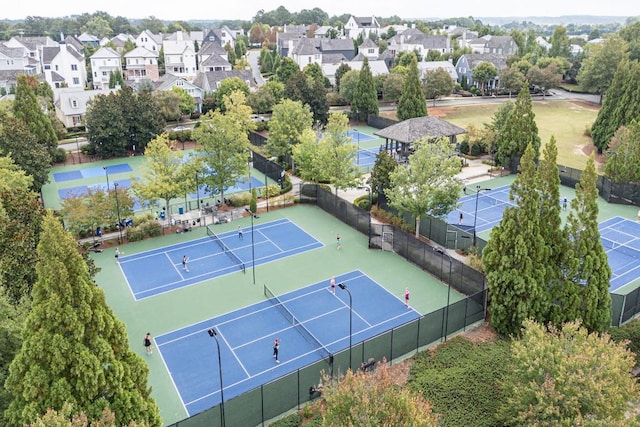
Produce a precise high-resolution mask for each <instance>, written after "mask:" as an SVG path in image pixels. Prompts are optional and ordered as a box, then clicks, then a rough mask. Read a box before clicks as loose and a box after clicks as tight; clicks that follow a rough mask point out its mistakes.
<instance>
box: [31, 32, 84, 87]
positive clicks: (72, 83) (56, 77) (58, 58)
mask: <svg viewBox="0 0 640 427" xmlns="http://www.w3.org/2000/svg"><path fill="white" fill-rule="evenodd" d="M42 68H43V72H44V78H45V80H46V81H47V83H49V86H51V87H52V88H56V89H57V88H62V87H70V88H82V89H84V88H85V86H86V85H87V67H86V66H85V59H84V51H83V50H80V51H78V50H77V49H76V47H75V46H74V45H72V44H67V43H60V44H58V45H57V46H44V47H43V48H42Z"/></svg>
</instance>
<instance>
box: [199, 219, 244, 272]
mask: <svg viewBox="0 0 640 427" xmlns="http://www.w3.org/2000/svg"><path fill="white" fill-rule="evenodd" d="M207 235H208V236H209V237H211V239H213V241H214V242H216V243H217V244H218V246H220V249H222V252H224V253H225V254H227V256H228V257H229V258H231V260H232V261H233V262H235V263H236V264H238V267H240V269H241V270H242V272H243V273H246V269H245V266H244V262H242V260H241V259H240V258H238V255H236V254H235V253H233V251H232V250H231V249H229V247H228V246H227V245H225V244H224V242H223V241H222V240H221V239H220V238H219V237H218V235H217V234H216V233H214V232H213V230H212V229H211V228H210V227H209V226H208V225H207Z"/></svg>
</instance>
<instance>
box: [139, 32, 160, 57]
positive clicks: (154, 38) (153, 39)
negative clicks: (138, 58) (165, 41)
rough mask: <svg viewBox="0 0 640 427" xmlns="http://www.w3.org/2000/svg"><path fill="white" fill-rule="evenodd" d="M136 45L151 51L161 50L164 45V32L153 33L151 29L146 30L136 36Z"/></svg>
mask: <svg viewBox="0 0 640 427" xmlns="http://www.w3.org/2000/svg"><path fill="white" fill-rule="evenodd" d="M136 46H137V47H143V48H145V49H147V50H150V51H151V52H160V48H161V47H162V34H153V33H152V32H151V31H149V30H144V31H143V32H141V33H140V34H138V37H136Z"/></svg>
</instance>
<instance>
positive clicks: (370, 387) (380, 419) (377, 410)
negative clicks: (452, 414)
mask: <svg viewBox="0 0 640 427" xmlns="http://www.w3.org/2000/svg"><path fill="white" fill-rule="evenodd" d="M325 383H326V385H325V387H324V389H323V398H324V401H325V404H326V406H325V408H326V409H325V412H324V414H323V425H326V426H349V425H353V426H355V425H359V426H401V425H402V426H409V425H410V426H416V427H417V426H421V427H436V426H437V425H438V416H437V415H435V414H433V413H432V411H431V405H429V403H428V402H427V401H425V400H424V399H423V398H422V397H421V395H420V394H417V393H414V392H412V391H410V390H409V389H407V388H403V387H400V386H398V385H396V384H395V383H394V382H393V379H392V377H391V374H390V372H389V370H388V368H387V366H386V364H384V363H381V364H379V365H378V367H377V368H376V370H375V372H374V373H373V374H365V373H361V372H358V373H353V372H351V371H350V370H349V371H347V373H346V374H345V376H344V377H343V378H342V379H341V380H340V381H330V380H329V378H327V379H326V380H325Z"/></svg>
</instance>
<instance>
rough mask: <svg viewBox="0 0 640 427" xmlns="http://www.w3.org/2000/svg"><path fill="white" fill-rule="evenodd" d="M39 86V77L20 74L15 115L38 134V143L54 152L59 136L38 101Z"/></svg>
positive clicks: (14, 103)
mask: <svg viewBox="0 0 640 427" xmlns="http://www.w3.org/2000/svg"><path fill="white" fill-rule="evenodd" d="M38 88H39V84H38V79H37V78H36V77H35V76H29V75H27V74H20V75H19V76H18V85H17V86H16V98H15V100H14V101H13V115H14V116H15V117H16V118H17V119H19V120H22V121H23V122H24V123H25V124H26V125H27V126H28V127H29V130H30V131H31V133H33V134H34V135H35V136H36V140H37V141H38V144H40V145H41V146H43V147H46V148H47V149H48V150H49V152H50V154H53V152H54V151H55V149H56V148H58V138H57V137H56V132H55V130H54V129H53V125H52V124H51V120H50V119H49V117H48V116H47V115H46V114H45V113H44V112H43V111H42V107H41V106H40V104H39V103H38V99H37V97H36V91H37V90H38Z"/></svg>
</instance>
